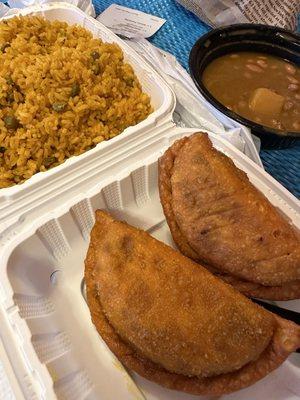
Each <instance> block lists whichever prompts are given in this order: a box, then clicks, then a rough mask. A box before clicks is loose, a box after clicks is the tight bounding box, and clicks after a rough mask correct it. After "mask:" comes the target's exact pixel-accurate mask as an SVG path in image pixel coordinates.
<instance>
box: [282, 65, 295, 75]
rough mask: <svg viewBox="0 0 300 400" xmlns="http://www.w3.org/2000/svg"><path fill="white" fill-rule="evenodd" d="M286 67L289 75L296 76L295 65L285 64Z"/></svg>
mask: <svg viewBox="0 0 300 400" xmlns="http://www.w3.org/2000/svg"><path fill="white" fill-rule="evenodd" d="M284 67H285V69H286V71H287V72H288V73H289V74H292V75H295V73H296V67H294V65H292V64H288V63H286V64H284Z"/></svg>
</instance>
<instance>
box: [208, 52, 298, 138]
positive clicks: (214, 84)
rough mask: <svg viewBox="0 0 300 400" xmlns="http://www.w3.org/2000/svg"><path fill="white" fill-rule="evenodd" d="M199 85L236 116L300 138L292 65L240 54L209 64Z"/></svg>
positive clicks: (266, 56)
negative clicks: (297, 134)
mask: <svg viewBox="0 0 300 400" xmlns="http://www.w3.org/2000/svg"><path fill="white" fill-rule="evenodd" d="M202 82H203V84H204V86H205V87H206V89H207V90H208V91H209V92H210V93H211V95H212V96H213V97H214V98H215V99H216V100H218V101H219V102H220V103H221V104H223V105H224V106H225V107H227V108H228V109H230V110H232V111H233V112H235V113H236V114H238V115H240V116H242V117H244V118H247V119H248V120H250V121H253V122H257V123H259V124H261V125H264V126H267V127H270V128H274V129H278V130H280V131H285V132H297V133H299V134H300V67H299V66H297V65H296V64H292V63H290V62H289V61H287V60H284V59H283V58H279V57H275V56H272V55H270V54H264V53H256V52H247V51H241V52H237V53H231V54H226V55H224V56H221V57H218V58H216V59H215V60H213V61H212V62H210V63H209V64H208V66H207V67H206V68H205V70H204V72H203V74H202Z"/></svg>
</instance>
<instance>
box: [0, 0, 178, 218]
mask: <svg viewBox="0 0 300 400" xmlns="http://www.w3.org/2000/svg"><path fill="white" fill-rule="evenodd" d="M15 15H40V16H43V17H45V18H46V19H48V20H60V21H65V22H67V23H69V24H78V25H81V26H83V27H84V28H86V29H87V30H89V31H90V32H92V34H93V36H94V37H97V38H100V39H102V40H103V41H105V42H110V43H112V42H114V43H117V44H118V45H119V46H120V47H121V49H122V51H123V54H124V60H125V61H126V62H128V63H130V64H131V65H132V67H133V69H134V71H135V73H136V75H137V77H138V79H139V81H140V83H141V85H142V87H143V90H144V91H145V92H146V93H147V94H148V95H149V96H150V98H151V104H152V107H153V108H154V111H153V112H152V113H151V114H150V115H149V116H148V117H147V118H146V119H145V120H144V121H142V122H140V123H139V124H137V125H135V126H130V127H128V128H127V129H125V130H124V132H122V133H121V134H120V135H118V136H116V137H114V138H112V139H110V140H108V141H104V142H101V143H99V144H98V145H97V146H96V147H95V148H94V149H92V150H89V151H87V152H85V153H84V154H82V155H80V156H73V157H71V158H69V159H68V160H66V161H65V162H64V163H63V164H61V165H59V166H57V167H54V168H52V169H50V170H48V171H46V172H39V173H37V174H35V175H33V176H32V177H31V178H30V179H28V180H27V181H25V182H24V183H23V184H21V185H15V186H12V187H9V188H5V189H0V223H1V221H2V219H3V218H4V217H5V216H6V207H7V205H8V204H11V205H13V204H14V203H16V202H18V201H19V199H20V198H23V197H26V198H29V197H30V196H31V194H32V196H31V198H34V196H35V194H34V192H35V191H40V189H41V188H42V187H45V188H47V187H49V185H51V183H53V182H54V184H55V185H56V186H57V184H58V181H59V178H61V177H64V176H65V175H68V174H69V171H71V170H73V169H80V168H84V166H85V164H86V163H87V162H89V160H90V159H91V158H96V157H104V156H106V155H108V154H110V153H111V152H112V151H113V152H117V151H118V150H119V149H120V148H121V149H123V150H125V149H127V148H130V147H131V146H132V145H133V144H135V143H136V142H142V141H143V140H144V139H145V138H149V137H150V136H151V135H152V131H153V129H154V128H155V127H157V126H161V125H164V124H165V123H166V122H169V121H171V118H172V117H171V116H172V110H173V108H174V106H175V96H174V94H173V92H172V90H171V89H170V88H169V87H168V85H167V84H166V83H165V81H164V80H163V79H162V78H161V77H160V75H159V74H157V72H155V71H154V69H153V68H152V67H151V66H150V65H149V64H147V63H146V62H145V60H144V59H143V58H142V57H140V56H139V55H138V54H137V53H136V52H135V51H134V50H133V49H132V48H131V47H130V46H128V45H127V44H126V43H125V42H124V41H123V40H121V39H120V38H119V37H118V36H116V35H115V34H114V33H113V32H111V31H110V30H109V29H108V28H106V27H105V26H104V25H102V24H101V23H100V22H99V21H96V20H95V19H94V18H92V17H89V16H88V15H87V14H85V13H84V12H83V11H81V10H80V9H79V8H77V7H75V6H73V5H71V4H67V3H55V2H54V3H50V4H44V5H43V4H41V5H39V6H32V7H27V8H24V9H21V10H20V11H19V12H18V14H14V15H10V16H7V17H4V18H3V19H9V18H13V17H14V16H15Z"/></svg>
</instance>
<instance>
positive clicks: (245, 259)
mask: <svg viewBox="0 0 300 400" xmlns="http://www.w3.org/2000/svg"><path fill="white" fill-rule="evenodd" d="M159 191H160V198H161V203H162V206H163V209H164V213H165V216H166V219H167V222H168V224H169V227H170V230H171V233H172V236H173V239H174V242H175V243H176V245H177V246H178V248H179V249H180V251H181V252H182V253H183V254H185V255H186V256H188V257H190V258H192V259H194V260H195V261H197V262H200V263H201V264H202V265H203V264H205V266H206V267H207V268H209V269H211V270H212V271H213V272H214V273H216V274H220V277H222V278H224V279H225V280H227V281H228V282H229V281H230V283H231V284H233V285H234V286H236V287H237V288H238V289H239V290H241V291H242V292H244V293H245V294H247V295H249V296H255V297H261V298H265V299H272V300H288V299H296V298H300V235H299V231H298V230H297V229H296V227H295V226H293V225H292V224H291V223H290V222H289V221H288V220H287V219H286V218H285V216H284V215H283V214H282V213H281V211H279V210H278V209H277V208H276V207H274V206H273V205H272V204H271V203H270V202H269V200H268V199H267V198H266V197H265V196H264V195H263V194H262V193H261V192H260V191H259V190H257V189H256V188H255V187H254V186H253V185H252V183H250V181H249V179H248V177H247V175H246V174H245V173H244V172H243V171H241V170H240V169H238V168H237V167H236V166H235V165H234V163H233V162H232V161H231V160H230V159H229V158H228V157H227V156H226V155H224V154H223V153H221V152H219V151H218V150H216V149H215V148H214V147H213V146H212V143H211V142H210V140H209V138H208V136H207V135H206V134H200V133H196V134H194V135H192V136H190V137H185V138H183V139H181V140H178V141H177V142H175V143H174V144H173V145H172V146H171V147H170V148H169V149H168V150H167V151H166V152H165V154H164V155H163V156H162V157H161V158H160V160H159Z"/></svg>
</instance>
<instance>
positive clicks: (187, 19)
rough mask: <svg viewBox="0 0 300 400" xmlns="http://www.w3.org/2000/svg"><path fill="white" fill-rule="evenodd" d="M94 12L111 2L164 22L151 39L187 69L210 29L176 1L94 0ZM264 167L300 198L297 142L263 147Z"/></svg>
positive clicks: (299, 166) (298, 145)
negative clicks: (284, 146)
mask: <svg viewBox="0 0 300 400" xmlns="http://www.w3.org/2000/svg"><path fill="white" fill-rule="evenodd" d="M93 2H94V6H95V9H96V13H97V15H98V14H100V13H101V12H102V11H103V10H104V9H105V8H107V7H108V6H109V5H110V4H112V3H118V4H121V5H123V6H127V7H132V8H136V9H138V10H141V11H144V12H148V13H151V14H154V15H157V16H160V17H162V18H165V19H166V20H167V22H166V23H165V24H164V25H163V27H162V28H161V29H160V30H159V31H158V32H157V33H156V34H155V35H154V36H153V37H152V38H151V39H150V41H151V42H152V43H153V44H155V45H156V46H158V47H160V48H162V49H164V50H166V51H169V52H170V53H172V54H174V55H175V56H176V57H177V59H178V60H179V61H180V62H181V64H182V65H183V66H184V67H185V68H188V56H189V52H190V49H191V48H192V46H193V44H194V43H195V41H196V40H197V39H198V38H199V36H201V35H203V34H205V33H206V32H207V31H208V30H209V29H210V28H209V27H208V26H207V25H206V24H205V23H204V22H202V21H200V20H199V19H198V18H197V17H195V16H194V15H193V14H192V13H190V12H189V11H187V10H185V9H184V8H183V7H182V6H180V5H179V4H177V3H176V1H175V0H116V1H110V0H93ZM260 155H261V158H262V161H263V163H264V166H265V169H266V170H267V172H269V173H270V174H271V175H272V176H273V177H274V178H275V179H277V180H278V181H279V182H281V183H282V184H283V185H284V186H285V187H286V188H287V189H288V190H290V191H291V192H292V193H293V194H294V195H295V196H297V197H298V198H300V141H298V143H297V144H296V145H295V146H294V147H292V148H288V149H280V150H263V151H261V153H260Z"/></svg>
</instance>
